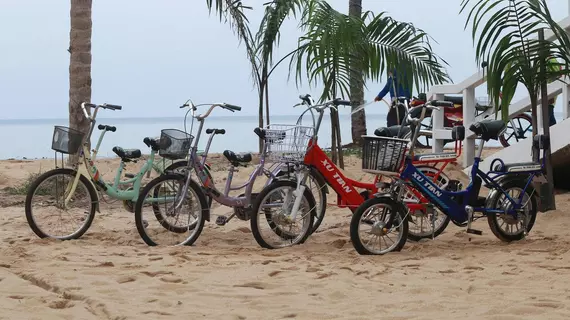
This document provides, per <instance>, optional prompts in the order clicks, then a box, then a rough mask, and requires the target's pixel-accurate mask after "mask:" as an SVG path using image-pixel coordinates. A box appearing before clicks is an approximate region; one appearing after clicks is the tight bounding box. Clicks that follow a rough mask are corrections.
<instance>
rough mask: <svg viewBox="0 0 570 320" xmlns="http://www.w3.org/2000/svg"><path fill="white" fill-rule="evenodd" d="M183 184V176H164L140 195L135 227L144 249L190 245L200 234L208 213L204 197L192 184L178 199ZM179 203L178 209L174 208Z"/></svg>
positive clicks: (198, 188)
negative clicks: (158, 246) (159, 246)
mask: <svg viewBox="0 0 570 320" xmlns="http://www.w3.org/2000/svg"><path fill="white" fill-rule="evenodd" d="M185 183H186V178H185V176H184V175H180V174H165V175H162V176H159V177H157V178H155V179H153V180H152V181H150V182H149V183H148V184H147V185H146V186H145V187H144V188H143V190H142V191H141V194H140V196H139V198H138V200H137V203H136V205H135V224H136V226H137V231H138V233H139V235H140V236H141V238H142V239H143V241H144V242H145V243H146V244H147V245H149V246H156V245H192V244H193V243H194V242H195V241H196V240H197V239H198V237H199V236H200V234H201V233H202V229H203V228H204V222H205V214H206V212H207V211H206V210H209V208H208V203H207V201H206V196H205V195H204V193H203V192H202V190H201V189H200V187H199V186H198V185H197V184H196V183H195V182H194V181H192V180H191V181H190V184H189V186H188V191H187V194H186V195H182V190H183V188H184V184H185ZM179 201H182V205H181V206H179V207H178V208H177V207H176V203H177V202H179Z"/></svg>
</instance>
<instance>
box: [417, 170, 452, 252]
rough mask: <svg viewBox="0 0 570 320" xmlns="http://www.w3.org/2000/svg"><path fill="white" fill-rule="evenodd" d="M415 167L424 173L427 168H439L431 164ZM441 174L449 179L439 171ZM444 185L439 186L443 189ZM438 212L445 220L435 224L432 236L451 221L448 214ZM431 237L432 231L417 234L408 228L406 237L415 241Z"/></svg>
mask: <svg viewBox="0 0 570 320" xmlns="http://www.w3.org/2000/svg"><path fill="white" fill-rule="evenodd" d="M416 168H417V169H418V170H419V171H421V172H422V173H424V171H427V170H431V171H436V172H439V169H437V168H435V167H433V166H417V167H416ZM422 170H423V171H422ZM424 175H425V173H424ZM426 176H427V175H426ZM441 176H443V177H444V179H446V180H447V181H450V179H449V177H448V176H447V175H446V174H445V173H444V172H441V173H440V177H441ZM446 185H447V184H444V185H443V186H440V188H442V189H444V188H445V186H446ZM434 210H439V209H437V208H435V209H434ZM439 214H442V215H444V216H445V220H444V221H443V222H442V223H441V224H440V225H439V226H436V229H435V231H434V232H433V237H434V238H435V237H437V236H439V235H440V234H442V233H443V231H445V229H446V228H447V226H448V225H449V222H450V221H451V218H450V217H449V216H448V215H446V214H444V213H439ZM410 219H412V217H411V214H410ZM431 238H432V233H429V234H427V233H426V234H417V233H414V232H413V231H412V230H411V229H408V239H409V240H412V241H416V242H417V241H420V240H422V239H431Z"/></svg>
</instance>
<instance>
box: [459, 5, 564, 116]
mask: <svg viewBox="0 0 570 320" xmlns="http://www.w3.org/2000/svg"><path fill="white" fill-rule="evenodd" d="M473 2H474V1H473V0H463V1H462V3H461V10H460V12H466V11H467V10H468V8H469V6H470V5H471V4H472V3H473ZM484 21H486V23H483V22H484ZM469 23H471V25H472V37H473V42H474V44H475V43H476V53H475V54H476V61H477V63H479V62H481V61H487V62H488V66H487V71H488V72H487V91H488V94H489V96H491V99H492V100H493V101H494V105H495V106H497V107H498V106H499V105H500V106H501V113H502V114H501V115H502V118H503V119H504V120H505V121H506V120H507V119H508V115H509V110H508V106H509V104H510V102H511V100H512V98H513V96H514V93H515V90H516V86H517V84H518V83H521V84H523V85H524V86H525V88H526V89H527V91H528V93H529V95H530V96H531V101H536V99H537V96H538V93H539V91H540V86H541V84H542V83H544V82H551V81H554V80H556V79H558V78H560V77H561V76H563V75H568V72H569V71H570V68H569V67H570V37H569V36H568V34H567V33H566V31H565V30H564V29H562V27H560V25H558V23H556V22H555V21H554V20H553V19H552V17H551V15H550V11H549V10H548V6H547V5H546V1H545V0H477V2H476V3H475V4H474V5H472V7H471V8H470V9H469V14H468V16H467V21H466V24H465V28H467V27H468V25H469ZM539 30H543V31H545V32H546V31H548V30H550V31H552V32H553V33H554V38H555V40H554V41H548V40H539V39H537V35H538V32H539ZM551 58H554V59H556V60H557V62H552V60H550V59H551ZM547 65H548V66H550V68H546V66H547ZM553 66H555V67H560V68H552V67H553ZM543 67H544V68H545V69H546V71H544V72H542V68H543ZM501 95H502V98H501Z"/></svg>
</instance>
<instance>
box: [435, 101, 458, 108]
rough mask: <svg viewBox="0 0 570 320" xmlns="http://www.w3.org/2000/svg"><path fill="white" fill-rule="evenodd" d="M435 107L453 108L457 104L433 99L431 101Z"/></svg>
mask: <svg viewBox="0 0 570 320" xmlns="http://www.w3.org/2000/svg"><path fill="white" fill-rule="evenodd" d="M429 104H430V105H432V106H434V107H444V108H453V107H454V106H455V105H454V104H453V102H451V101H441V100H432V101H430V103H429Z"/></svg>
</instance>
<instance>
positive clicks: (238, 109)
mask: <svg viewBox="0 0 570 320" xmlns="http://www.w3.org/2000/svg"><path fill="white" fill-rule="evenodd" d="M224 108H226V109H230V110H232V111H241V107H238V106H234V105H233V104H228V103H224Z"/></svg>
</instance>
